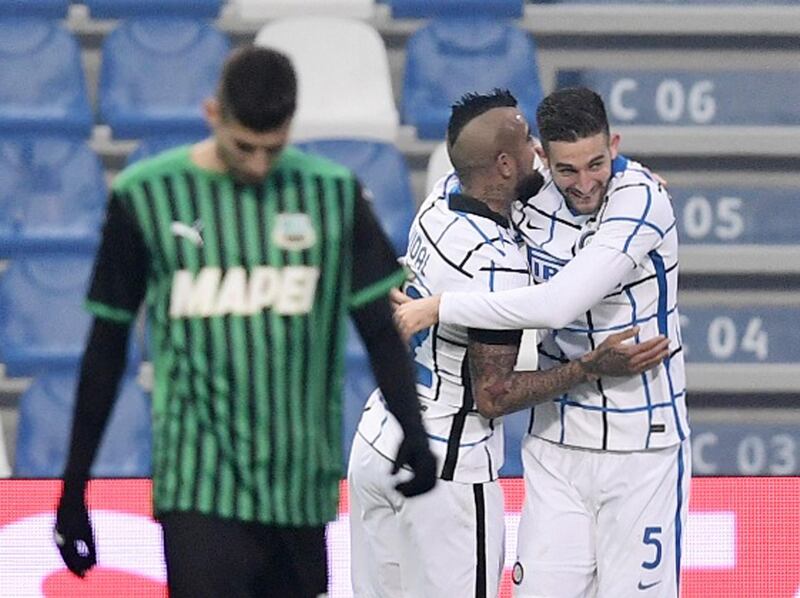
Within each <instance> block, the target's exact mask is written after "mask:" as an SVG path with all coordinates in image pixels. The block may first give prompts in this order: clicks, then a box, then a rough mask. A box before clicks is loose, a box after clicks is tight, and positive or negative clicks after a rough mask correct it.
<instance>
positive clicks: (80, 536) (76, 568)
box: [53, 493, 97, 577]
mask: <svg viewBox="0 0 800 598" xmlns="http://www.w3.org/2000/svg"><path fill="white" fill-rule="evenodd" d="M53 539H54V540H55V543H56V546H57V547H58V552H60V553H61V558H62V560H63V561H64V564H65V565H66V566H67V568H68V569H69V570H70V571H72V572H73V573H74V574H75V575H77V576H78V577H83V576H85V575H86V572H87V571H88V570H89V569H91V568H92V567H94V566H95V565H96V564H97V552H96V549H95V545H94V534H93V533H92V524H91V521H90V520H89V512H88V510H87V509H86V503H85V502H84V500H83V497H82V496H80V497H77V498H76V497H71V496H68V495H67V494H66V493H65V494H62V495H61V500H60V501H59V503H58V510H57V511H56V524H55V527H54V528H53Z"/></svg>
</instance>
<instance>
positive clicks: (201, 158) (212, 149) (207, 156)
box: [189, 137, 228, 173]
mask: <svg viewBox="0 0 800 598" xmlns="http://www.w3.org/2000/svg"><path fill="white" fill-rule="evenodd" d="M189 155H190V158H191V160H192V162H194V163H195V165H196V166H199V167H200V168H202V169H203V170H210V171H212V172H218V173H226V172H228V167H227V165H226V164H225V163H224V162H223V161H222V160H221V159H220V157H219V152H218V151H217V143H216V141H215V140H214V138H213V137H209V138H208V139H203V140H202V141H200V142H198V143H195V144H194V145H193V146H192V149H191V152H190V154H189Z"/></svg>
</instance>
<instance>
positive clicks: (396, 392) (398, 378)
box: [353, 296, 425, 436]
mask: <svg viewBox="0 0 800 598" xmlns="http://www.w3.org/2000/svg"><path fill="white" fill-rule="evenodd" d="M353 319H354V320H355V323H356V328H358V333H359V334H360V335H361V338H362V340H363V341H364V345H365V346H366V348H367V353H368V354H369V361H370V365H371V366H372V372H373V374H375V380H376V381H377V383H378V386H379V387H380V389H381V393H383V397H384V398H385V399H386V405H387V406H388V407H389V411H391V412H392V415H394V416H395V417H396V418H397V421H398V422H400V426H401V427H402V428H403V432H404V433H405V435H406V436H411V435H414V434H424V433H425V429H424V427H423V425H422V417H421V415H420V412H419V401H418V400H417V387H416V380H415V376H414V368H413V366H412V363H411V357H410V355H409V353H408V349H407V348H406V345H405V343H403V340H402V338H401V337H400V334H399V333H398V332H397V329H396V328H395V326H394V321H393V320H392V308H391V305H389V300H388V299H387V298H386V297H385V296H380V297H378V298H377V299H375V300H373V301H371V302H369V303H367V304H366V305H364V306H363V307H361V308H359V309H357V310H356V311H354V312H353Z"/></svg>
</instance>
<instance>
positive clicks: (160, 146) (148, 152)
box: [127, 134, 204, 164]
mask: <svg viewBox="0 0 800 598" xmlns="http://www.w3.org/2000/svg"><path fill="white" fill-rule="evenodd" d="M203 137H204V135H197V134H195V135H159V136H157V137H145V138H144V139H142V140H141V141H140V142H139V145H138V146H137V147H136V149H135V150H134V151H132V152H131V153H130V155H129V156H128V160H127V164H133V163H134V162H136V161H137V160H142V159H143V158H149V157H151V156H155V155H156V154H159V153H161V152H163V151H166V150H168V149H172V148H173V147H178V146H179V145H187V144H190V143H195V142H196V141H200V140H201V139H202V138H203Z"/></svg>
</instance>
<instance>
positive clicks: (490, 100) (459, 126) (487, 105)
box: [447, 87, 517, 147]
mask: <svg viewBox="0 0 800 598" xmlns="http://www.w3.org/2000/svg"><path fill="white" fill-rule="evenodd" d="M516 107H517V98H515V97H514V96H513V95H512V94H511V92H510V91H508V90H507V89H499V88H497V87H496V88H494V89H493V90H492V92H491V93H487V94H480V93H467V94H464V95H463V96H461V99H459V100H458V101H457V102H456V103H455V104H453V106H452V112H451V113H450V122H449V123H448V124H447V145H448V146H449V147H453V145H455V143H456V141H457V140H458V136H459V135H460V134H461V131H462V130H463V129H464V127H465V126H467V123H469V122H470V121H471V120H472V119H474V118H477V117H478V116H480V115H481V114H483V113H484V112H488V111H489V110H491V109H493V108H516Z"/></svg>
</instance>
